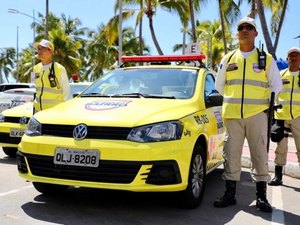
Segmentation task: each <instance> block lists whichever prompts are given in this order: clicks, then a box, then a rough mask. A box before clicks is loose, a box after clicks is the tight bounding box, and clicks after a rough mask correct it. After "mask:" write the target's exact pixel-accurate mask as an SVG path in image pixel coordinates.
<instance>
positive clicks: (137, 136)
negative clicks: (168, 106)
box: [127, 121, 183, 142]
mask: <svg viewBox="0 0 300 225" xmlns="http://www.w3.org/2000/svg"><path fill="white" fill-rule="evenodd" d="M182 131H183V125H182V123H180V122H178V121H171V122H164V123H157V124H151V125H147V126H141V127H136V128H133V129H132V130H131V131H130V133H129V134H128V136H127V140H129V141H136V142H158V141H171V140H178V139H180V138H181V135H182Z"/></svg>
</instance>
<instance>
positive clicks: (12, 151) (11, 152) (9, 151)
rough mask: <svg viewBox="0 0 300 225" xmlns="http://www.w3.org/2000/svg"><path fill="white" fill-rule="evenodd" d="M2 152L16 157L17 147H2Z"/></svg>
mask: <svg viewBox="0 0 300 225" xmlns="http://www.w3.org/2000/svg"><path fill="white" fill-rule="evenodd" d="M2 149H3V152H4V153H5V154H6V155H8V156H9V157H12V158H16V154H17V151H18V148H10V147H2Z"/></svg>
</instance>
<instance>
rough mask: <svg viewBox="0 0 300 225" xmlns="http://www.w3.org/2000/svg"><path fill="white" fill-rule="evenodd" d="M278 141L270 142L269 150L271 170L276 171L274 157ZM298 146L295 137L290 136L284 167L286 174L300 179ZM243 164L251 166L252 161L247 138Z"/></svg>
mask: <svg viewBox="0 0 300 225" xmlns="http://www.w3.org/2000/svg"><path fill="white" fill-rule="evenodd" d="M276 146H277V143H274V142H272V141H271V142H270V150H269V171H270V172H272V173H274V168H275V165H274V159H275V149H276ZM296 151H297V150H296V146H295V142H294V139H293V137H291V136H290V137H289V140H288V154H287V164H286V166H285V167H284V169H283V173H284V175H288V176H291V177H294V178H299V179H300V167H299V163H298V158H297V155H296ZM242 166H243V167H247V168H250V167H251V161H250V152H249V146H248V143H247V140H245V143H244V147H243V155H242ZM272 177H273V175H272Z"/></svg>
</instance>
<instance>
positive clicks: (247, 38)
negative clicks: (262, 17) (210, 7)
mask: <svg viewBox="0 0 300 225" xmlns="http://www.w3.org/2000/svg"><path fill="white" fill-rule="evenodd" d="M237 31H238V33H237V37H238V40H239V48H238V49H236V50H234V51H232V52H230V53H228V54H227V55H225V56H224V58H223V59H222V61H221V65H220V67H219V70H218V73H217V77H216V88H217V90H218V91H219V92H220V93H221V94H222V95H223V97H224V100H223V108H222V114H223V118H224V124H225V127H226V135H225V143H224V149H223V156H224V159H225V162H224V173H223V175H222V178H223V179H224V180H225V181H226V191H225V194H224V196H223V197H221V198H219V199H217V200H216V201H215V202H214V206H215V207H218V208H221V207H227V206H229V205H234V204H236V198H235V194H236V182H237V181H239V180H240V175H241V155H242V150H243V144H244V141H245V138H246V139H247V141H248V144H249V148H250V152H251V161H252V169H251V177H252V179H253V180H254V181H255V182H256V197H257V198H256V200H257V201H256V207H257V209H259V210H261V211H263V212H272V207H271V205H270V204H269V202H268V200H267V198H266V187H267V182H269V181H270V175H269V168H268V154H267V121H268V115H267V113H266V111H267V109H268V108H269V98H270V93H271V92H275V95H276V97H277V95H278V93H279V92H280V91H281V88H282V81H281V77H280V74H279V71H278V68H277V65H276V62H275V60H274V59H273V57H272V56H271V55H270V54H268V53H265V52H263V51H262V50H260V49H258V48H256V47H255V43H254V42H255V38H256V36H257V35H258V33H257V29H256V24H255V21H254V19H252V18H249V17H245V18H243V19H242V20H241V21H239V23H238V24H237Z"/></svg>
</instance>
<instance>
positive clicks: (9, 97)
mask: <svg viewBox="0 0 300 225" xmlns="http://www.w3.org/2000/svg"><path fill="white" fill-rule="evenodd" d="M34 93H35V88H16V89H9V90H6V91H4V92H0V112H2V111H3V110H5V109H10V108H13V107H15V106H18V105H22V104H24V103H25V102H31V101H32V100H33V97H34Z"/></svg>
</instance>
